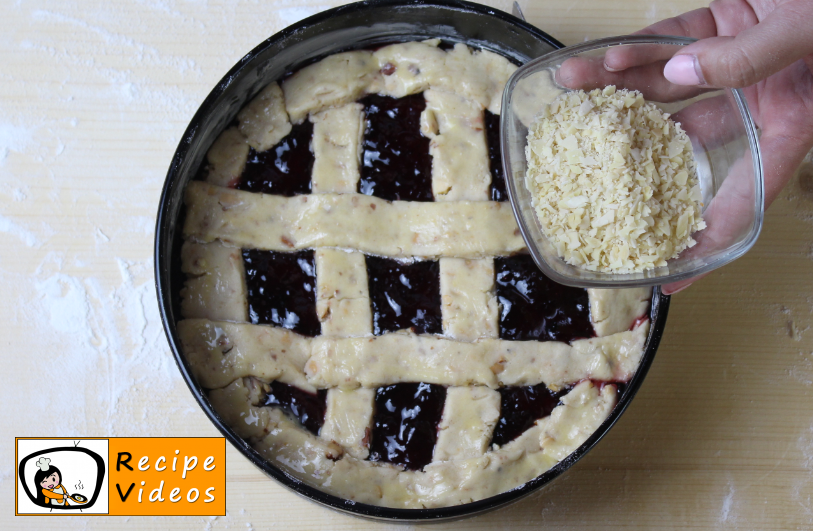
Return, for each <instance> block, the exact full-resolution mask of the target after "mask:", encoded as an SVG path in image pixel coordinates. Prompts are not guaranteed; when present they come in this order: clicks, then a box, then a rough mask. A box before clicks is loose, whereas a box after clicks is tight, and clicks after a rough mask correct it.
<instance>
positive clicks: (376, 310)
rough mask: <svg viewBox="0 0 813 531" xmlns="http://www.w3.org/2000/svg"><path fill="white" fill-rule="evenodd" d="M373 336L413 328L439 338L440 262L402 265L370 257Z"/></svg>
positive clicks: (441, 329) (386, 259) (440, 317)
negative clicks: (436, 335)
mask: <svg viewBox="0 0 813 531" xmlns="http://www.w3.org/2000/svg"><path fill="white" fill-rule="evenodd" d="M366 259H367V278H368V283H369V287H370V302H371V306H372V311H373V333H374V334H375V335H377V336H378V335H381V334H384V333H386V332H396V331H398V330H404V329H406V328H411V329H412V330H413V331H414V332H415V333H416V334H440V333H442V332H443V324H442V323H443V321H442V316H441V310H440V267H439V265H438V263H437V262H434V261H428V260H427V261H423V262H413V263H411V264H410V263H401V262H397V261H395V260H391V259H389V258H379V257H376V256H367V257H366Z"/></svg>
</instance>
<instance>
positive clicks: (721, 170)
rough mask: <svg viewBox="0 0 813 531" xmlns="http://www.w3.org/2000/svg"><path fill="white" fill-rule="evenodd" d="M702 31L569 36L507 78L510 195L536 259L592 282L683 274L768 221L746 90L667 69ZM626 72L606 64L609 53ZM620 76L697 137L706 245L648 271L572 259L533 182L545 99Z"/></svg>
mask: <svg viewBox="0 0 813 531" xmlns="http://www.w3.org/2000/svg"><path fill="white" fill-rule="evenodd" d="M694 41H695V39H690V38H685V37H670V36H662V35H640V36H637V35H631V36H625V37H610V38H606V39H599V40H596V41H592V42H586V43H583V44H579V45H576V46H569V47H567V48H563V49H561V50H557V51H555V52H552V53H549V54H547V55H544V56H542V57H540V58H538V59H535V60H533V61H531V62H529V63H527V64H525V65H524V66H522V67H521V68H519V69H518V70H517V71H516V72H515V73H514V75H513V76H511V78H510V79H509V80H508V83H507V84H506V87H505V92H504V94H503V101H502V118H501V128H502V130H501V141H502V160H503V169H504V171H505V178H506V185H507V188H508V196H509V198H510V200H511V206H512V208H513V209H514V215H515V216H516V218H517V223H518V224H519V228H520V231H521V232H522V236H523V238H524V239H525V243H526V244H527V246H528V249H529V250H530V252H531V255H532V256H533V259H534V261H535V262H536V264H537V265H538V266H539V268H540V269H542V271H543V272H544V273H545V274H546V275H548V276H549V277H550V278H551V279H553V280H555V281H556V282H560V283H562V284H567V285H570V286H579V287H585V288H587V287H593V288H623V287H633V286H651V285H657V284H667V283H670V282H676V281H678V280H683V279H687V278H691V277H695V276H697V275H701V274H703V273H708V272H709V271H711V270H713V269H716V268H718V267H720V266H723V265H725V264H727V263H729V262H731V261H732V260H734V259H736V258H739V257H740V256H742V255H743V254H745V253H746V252H747V251H748V250H749V249H750V248H751V247H752V246H753V245H754V243H755V242H756V240H757V237H758V236H759V232H760V230H761V229H762V218H763V214H764V209H765V207H764V184H763V175H762V162H761V157H760V152H759V144H758V141H757V131H756V128H755V127H754V123H753V121H752V119H751V114H750V112H749V111H748V105H747V103H746V101H745V97H744V96H743V94H742V92H741V91H740V90H729V89H725V90H720V89H701V88H697V87H681V86H678V85H673V84H671V83H669V82H668V81H667V80H666V78H664V77H663V66H664V65H665V64H666V61H667V60H668V59H669V58H670V57H672V55H674V54H675V52H676V51H678V50H679V49H680V47H681V46H686V45H689V44H691V43H692V42H694ZM607 53H610V54H614V57H612V58H611V62H613V64H614V66H615V65H617V64H618V63H617V62H614V61H619V60H622V61H625V62H626V64H634V65H639V66H633V67H632V68H628V69H626V70H623V71H620V72H610V71H608V70H607V69H606V68H605V67H604V60H605V55H606V54H607ZM608 85H615V86H616V87H617V88H619V89H621V88H627V89H630V90H632V89H635V90H639V91H641V92H642V93H643V94H644V98H645V99H646V100H647V101H651V102H653V103H655V104H656V105H658V106H659V107H660V108H661V109H663V110H664V111H665V112H668V113H670V114H671V115H672V118H673V119H674V120H675V121H676V122H680V123H681V125H682V126H683V128H684V130H686V132H687V133H688V134H689V138H690V139H691V141H692V147H693V150H694V156H695V159H696V161H697V173H698V179H699V181H700V187H701V190H702V193H703V219H704V220H705V221H706V224H707V227H706V228H705V229H704V230H701V231H698V232H696V233H694V235H693V237H694V238H695V240H696V241H697V245H695V246H694V247H692V248H689V249H686V250H685V251H683V252H682V253H681V254H680V255H679V256H678V257H676V258H674V259H672V260H669V261H668V262H667V264H666V265H665V266H662V267H658V268H655V269H650V270H647V271H643V272H639V273H612V272H600V271H588V270H586V269H583V268H581V267H578V266H575V265H570V264H567V263H566V262H565V261H564V260H563V259H562V258H560V257H559V255H558V254H557V252H556V249H555V248H554V246H553V245H552V244H551V243H550V242H549V241H548V239H547V238H546V237H545V234H544V232H543V230H542V227H541V225H540V223H539V221H538V219H537V217H536V213H535V212H534V208H533V206H532V205H531V194H530V192H529V191H528V188H527V187H526V186H525V170H526V157H525V146H526V144H527V140H526V139H527V135H528V125H529V124H530V123H531V122H532V121H533V119H534V116H535V115H536V113H538V112H539V111H540V110H541V109H542V108H543V107H544V106H545V105H546V104H548V103H550V102H551V101H553V99H554V98H556V97H557V96H558V95H559V94H562V93H564V92H568V91H570V90H573V89H578V88H582V89H585V90H591V89H594V88H604V87H605V86H608Z"/></svg>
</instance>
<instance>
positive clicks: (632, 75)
mask: <svg viewBox="0 0 813 531" xmlns="http://www.w3.org/2000/svg"><path fill="white" fill-rule="evenodd" d="M630 47H635V46H634V45H631V46H630ZM664 64H665V61H661V62H657V63H651V64H647V65H642V66H637V67H633V68H629V69H627V70H623V71H621V72H608V71H607V69H606V68H604V58H603V57H573V58H570V59H568V60H567V61H565V62H564V63H562V66H561V67H559V69H558V70H557V71H556V82H557V83H558V84H559V85H561V86H563V87H566V88H569V89H573V90H575V89H582V90H592V89H595V88H604V87H606V86H607V85H615V86H616V87H617V88H619V89H622V88H626V89H629V90H639V91H641V93H642V94H643V95H644V98H646V99H647V100H650V101H659V102H663V103H667V102H672V101H679V100H685V99H688V98H693V97H694V96H697V95H699V94H702V93H703V92H706V91H707V90H708V89H705V88H703V87H686V86H680V85H675V84H673V83H670V82H668V81H667V80H666V78H664V77H663V67H664Z"/></svg>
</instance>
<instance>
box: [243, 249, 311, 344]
mask: <svg viewBox="0 0 813 531" xmlns="http://www.w3.org/2000/svg"><path fill="white" fill-rule="evenodd" d="M243 263H244V265H245V269H246V288H247V291H248V315H249V319H250V320H251V322H252V323H254V324H273V325H276V326H281V327H283V328H288V329H290V330H293V331H294V332H298V333H300V334H302V335H304V336H315V335H318V334H319V332H320V331H321V325H320V324H319V318H318V317H317V316H316V294H315V290H316V268H315V266H314V259H313V251H301V252H298V253H278V252H274V251H259V250H256V249H244V250H243Z"/></svg>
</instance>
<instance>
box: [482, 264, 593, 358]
mask: <svg viewBox="0 0 813 531" xmlns="http://www.w3.org/2000/svg"><path fill="white" fill-rule="evenodd" d="M494 269H495V271H496V274H497V298H498V299H499V301H500V339H513V340H516V341H529V340H534V339H535V340H539V341H563V342H565V343H570V342H571V341H573V340H576V339H584V338H589V337H593V336H594V335H595V332H594V331H593V325H592V323H591V322H590V302H589V300H588V298H587V290H584V289H581V288H571V287H569V286H563V285H562V284H557V283H556V282H554V281H552V280H551V279H549V278H548V277H546V276H545V275H544V274H542V271H540V270H539V268H538V267H536V264H534V261H533V259H532V258H531V257H530V256H529V255H526V254H521V255H515V256H506V257H497V258H495V259H494Z"/></svg>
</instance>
